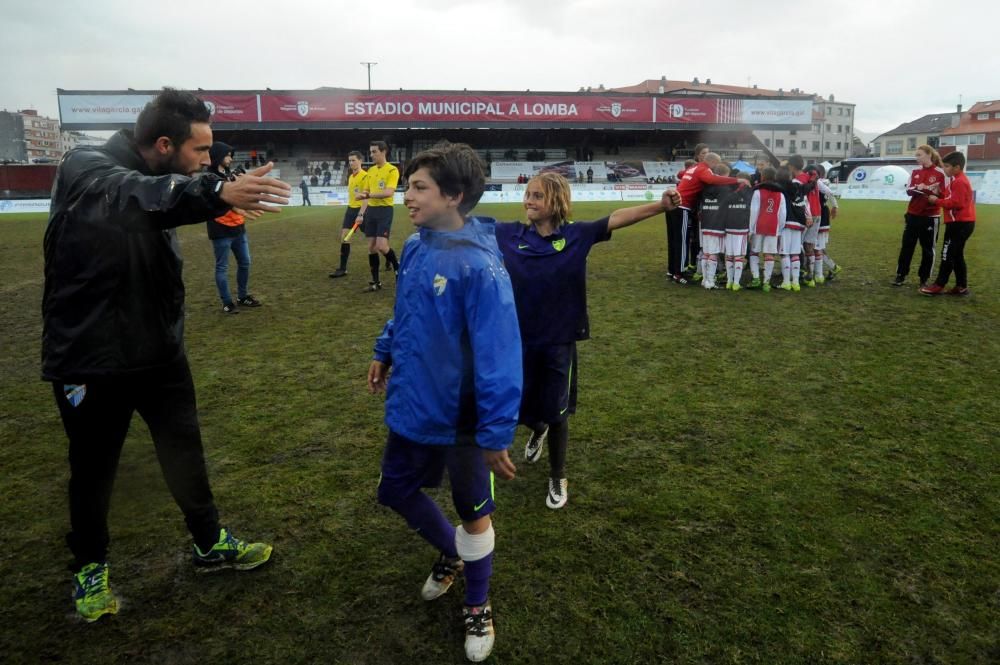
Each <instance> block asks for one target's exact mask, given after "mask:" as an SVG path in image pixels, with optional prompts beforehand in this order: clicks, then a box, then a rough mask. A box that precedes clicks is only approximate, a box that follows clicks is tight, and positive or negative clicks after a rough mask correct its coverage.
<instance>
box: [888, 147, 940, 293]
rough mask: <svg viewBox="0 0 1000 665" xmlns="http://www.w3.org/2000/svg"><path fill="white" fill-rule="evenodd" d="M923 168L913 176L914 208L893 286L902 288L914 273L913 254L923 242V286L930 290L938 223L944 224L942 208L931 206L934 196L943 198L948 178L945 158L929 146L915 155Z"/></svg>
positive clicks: (908, 212)
mask: <svg viewBox="0 0 1000 665" xmlns="http://www.w3.org/2000/svg"><path fill="white" fill-rule="evenodd" d="M914 156H915V157H916V158H917V163H918V164H919V165H920V168H917V169H914V171H913V173H911V174H910V182H909V184H908V185H907V187H906V193H907V194H909V195H910V205H908V206H907V207H906V215H905V216H904V217H905V219H906V222H905V223H906V226H904V227H903V242H902V245H901V246H900V248H899V260H898V261H897V263H896V279H894V280H893V282H892V285H893V286H902V285H903V284H904V283H905V282H906V276H907V275H908V274H909V272H910V261H911V260H912V259H913V250H914V249H916V247H917V241H919V242H920V250H921V255H920V268H919V269H918V270H917V275H918V276H919V277H920V286H927V282H928V281H929V280H930V278H931V270H933V269H934V245H935V244H937V232H938V223H939V222H940V221H941V208H940V206H938V205H937V204H936V203H931V202H930V201H929V200H928V199H929V198H930V196H932V195H933V196H939V195H940V194H941V192H942V190H943V189H944V181H945V174H944V170H943V167H942V162H941V155H939V154H938V152H937V150H935V149H934V148H932V147H930V146H929V145H922V146H920V147H919V148H917V152H916V154H915V155H914Z"/></svg>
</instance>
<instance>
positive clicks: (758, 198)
mask: <svg viewBox="0 0 1000 665" xmlns="http://www.w3.org/2000/svg"><path fill="white" fill-rule="evenodd" d="M776 177H777V171H776V170H775V169H774V168H773V167H770V166H768V167H766V168H764V169H763V170H762V171H761V172H760V184H758V185H757V186H756V187H755V188H754V193H753V197H752V198H751V199H750V274H751V275H752V277H753V279H752V281H751V282H750V287H751V288H756V287H758V286H760V287H761V288H762V289H763V291H764V292H765V293H767V292H768V291H770V290H771V274H772V273H773V272H774V256H775V254H777V253H778V237H779V236H780V235H781V232H782V231H783V230H784V228H785V216H786V213H787V210H786V207H785V192H784V190H783V189H782V188H781V187H780V186H779V185H778V184H777V183H776V182H775V179H776ZM762 252H763V254H764V282H763V284H762V283H761V280H760V255H761V253H762Z"/></svg>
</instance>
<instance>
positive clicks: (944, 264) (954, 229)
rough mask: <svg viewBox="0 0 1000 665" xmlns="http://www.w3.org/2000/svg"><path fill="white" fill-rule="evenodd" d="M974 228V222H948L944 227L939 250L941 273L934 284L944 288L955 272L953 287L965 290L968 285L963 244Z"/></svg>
mask: <svg viewBox="0 0 1000 665" xmlns="http://www.w3.org/2000/svg"><path fill="white" fill-rule="evenodd" d="M975 228H976V223H975V222H950V223H948V224H945V225H944V247H943V248H942V249H941V271H940V272H939V273H938V276H937V280H935V281H936V283H937V284H938V286H944V285H945V284H947V283H948V279H949V278H950V277H951V271H952V270H954V271H955V286H957V287H959V288H965V287H966V286H968V285H969V282H968V272H967V270H966V268H965V243H966V242H968V240H969V236H971V235H972V232H973V231H974V230H975Z"/></svg>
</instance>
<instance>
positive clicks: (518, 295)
mask: <svg viewBox="0 0 1000 665" xmlns="http://www.w3.org/2000/svg"><path fill="white" fill-rule="evenodd" d="M679 203H680V199H679V197H678V195H677V192H676V190H672V189H671V190H668V191H667V192H664V194H663V198H662V199H661V200H660V201H659V202H657V203H649V204H646V205H640V206H634V207H631V208H622V209H621V210H616V211H614V212H613V213H611V215H610V216H609V217H605V218H603V219H599V220H597V221H594V222H572V221H569V215H570V188H569V183H568V182H567V181H566V179H565V178H563V177H562V176H560V175H558V174H555V173H542V174H539V175H537V176H535V177H534V178H532V179H531V180H530V181H528V187H527V189H526V190H525V193H524V209H525V213H526V215H527V217H528V222H529V224H522V223H520V222H506V223H498V224H497V225H496V236H497V244H498V245H499V246H500V252H501V253H502V254H503V258H504V265H505V267H506V268H507V272H508V273H509V274H510V280H511V284H512V285H513V287H514V302H515V305H516V306H517V318H518V323H519V326H520V330H521V342H522V348H523V363H522V365H523V367H524V395H523V397H522V399H521V412H520V417H519V422H520V423H522V424H524V425H527V426H528V427H529V428H531V430H532V434H531V436H530V437H529V438H528V444H527V446H526V447H525V451H524V457H525V459H526V460H527V461H528V462H529V463H531V462H536V461H538V459H539V458H540V457H541V453H542V447H543V445H544V442H545V440H546V439H549V466H550V474H549V491H548V496H547V498H546V500H545V503H546V505H547V506H548V507H549V508H552V509H558V508H562V507H563V506H564V505H566V500H567V483H566V473H565V464H566V447H567V442H568V439H569V425H568V423H567V418H568V417H569V415H570V414H573V413H575V412H576V381H577V372H576V342H577V341H578V340H584V339H588V338H589V337H590V323H589V320H588V318H587V255H588V254H589V253H590V249H591V247H593V246H594V244H596V243H598V242H602V241H605V240H610V239H611V232H612V231H614V230H615V229H620V228H624V227H626V226H630V225H632V224H635V223H636V222H639V221H642V220H644V219H648V218H649V217H652V216H654V215H658V214H660V213H662V212H664V211H667V210H673V209H674V208H675V207H677V205H679Z"/></svg>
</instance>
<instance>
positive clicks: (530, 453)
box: [524, 425, 549, 464]
mask: <svg viewBox="0 0 1000 665" xmlns="http://www.w3.org/2000/svg"><path fill="white" fill-rule="evenodd" d="M548 437H549V426H548V425H546V426H545V429H543V430H542V433H541V434H538V433H536V432H532V433H531V436H529V437H528V443H527V445H525V446H524V459H525V461H526V462H527V463H528V464H534V463H535V462H537V461H538V460H539V459H541V457H542V448H543V447H544V446H545V439H547V438H548Z"/></svg>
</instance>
